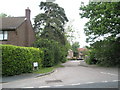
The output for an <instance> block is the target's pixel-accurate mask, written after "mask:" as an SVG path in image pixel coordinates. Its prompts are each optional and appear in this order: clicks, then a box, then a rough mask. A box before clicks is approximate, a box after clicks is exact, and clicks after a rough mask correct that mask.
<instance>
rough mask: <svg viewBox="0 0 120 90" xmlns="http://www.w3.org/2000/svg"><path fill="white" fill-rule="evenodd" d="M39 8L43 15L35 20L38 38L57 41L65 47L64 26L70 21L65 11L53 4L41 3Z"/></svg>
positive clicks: (39, 15)
mask: <svg viewBox="0 0 120 90" xmlns="http://www.w3.org/2000/svg"><path fill="white" fill-rule="evenodd" d="M39 7H40V9H41V10H42V11H43V13H41V14H38V15H37V16H36V17H35V20H34V22H35V24H34V28H35V30H36V32H37V36H38V37H41V38H47V39H50V40H56V41H58V42H60V43H62V44H64V45H65V43H66V37H65V34H64V25H65V23H66V22H68V19H67V17H66V15H65V11H64V9H63V8H62V7H59V6H58V4H55V3H52V2H41V3H40V5H39Z"/></svg>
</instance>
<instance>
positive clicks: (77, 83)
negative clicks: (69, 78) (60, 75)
mask: <svg viewBox="0 0 120 90" xmlns="http://www.w3.org/2000/svg"><path fill="white" fill-rule="evenodd" d="M80 84H81V83H76V84H70V85H80Z"/></svg>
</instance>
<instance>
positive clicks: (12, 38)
mask: <svg viewBox="0 0 120 90" xmlns="http://www.w3.org/2000/svg"><path fill="white" fill-rule="evenodd" d="M34 41H35V32H34V31H33V29H32V25H31V23H30V22H29V21H27V20H26V21H25V22H23V23H22V24H21V25H20V26H19V27H18V28H17V29H16V30H15V31H8V40H7V41H0V44H11V45H16V46H26V47H29V46H32V45H33V42H34Z"/></svg>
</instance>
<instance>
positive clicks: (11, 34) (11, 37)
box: [0, 31, 18, 45]
mask: <svg viewBox="0 0 120 90" xmlns="http://www.w3.org/2000/svg"><path fill="white" fill-rule="evenodd" d="M0 43H1V44H12V45H18V37H17V32H16V31H8V40H7V41H0Z"/></svg>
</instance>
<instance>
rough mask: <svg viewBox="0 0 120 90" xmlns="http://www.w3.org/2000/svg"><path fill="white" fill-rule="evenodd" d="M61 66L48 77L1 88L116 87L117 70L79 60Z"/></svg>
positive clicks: (27, 79) (18, 81)
mask: <svg viewBox="0 0 120 90" xmlns="http://www.w3.org/2000/svg"><path fill="white" fill-rule="evenodd" d="M63 65H64V67H61V68H57V69H56V70H55V72H54V73H52V74H50V75H46V76H42V77H30V78H26V79H21V80H17V81H13V82H8V83H3V84H2V88H49V87H62V86H75V85H83V84H92V83H103V85H104V83H107V82H117V83H116V84H114V86H110V87H114V88H117V87H118V68H107V67H98V66H95V65H87V64H85V62H84V61H81V60H80V61H77V60H76V61H75V60H71V61H68V62H66V63H64V64H63Z"/></svg>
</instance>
